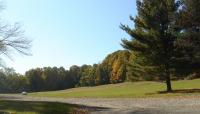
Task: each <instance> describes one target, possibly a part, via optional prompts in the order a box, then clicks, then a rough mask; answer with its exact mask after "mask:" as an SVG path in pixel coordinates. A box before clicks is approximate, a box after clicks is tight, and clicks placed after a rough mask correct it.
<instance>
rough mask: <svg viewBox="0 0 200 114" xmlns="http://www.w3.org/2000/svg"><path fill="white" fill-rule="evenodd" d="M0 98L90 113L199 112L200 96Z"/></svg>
mask: <svg viewBox="0 0 200 114" xmlns="http://www.w3.org/2000/svg"><path fill="white" fill-rule="evenodd" d="M0 99H5V100H20V101H49V102H61V103H69V104H78V105H84V106H88V107H99V108H95V110H94V109H93V110H92V112H91V114H200V97H199V96H190V97H173V98H45V97H30V96H23V95H10V94H3V95H0Z"/></svg>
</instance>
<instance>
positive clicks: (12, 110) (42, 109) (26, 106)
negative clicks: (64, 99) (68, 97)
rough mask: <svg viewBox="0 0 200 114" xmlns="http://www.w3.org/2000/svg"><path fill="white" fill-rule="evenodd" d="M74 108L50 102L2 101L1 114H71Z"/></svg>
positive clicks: (0, 101) (0, 104)
mask: <svg viewBox="0 0 200 114" xmlns="http://www.w3.org/2000/svg"><path fill="white" fill-rule="evenodd" d="M72 111H73V106H71V105H68V104H62V103H50V102H25V101H4V100H0V114H70V113H72Z"/></svg>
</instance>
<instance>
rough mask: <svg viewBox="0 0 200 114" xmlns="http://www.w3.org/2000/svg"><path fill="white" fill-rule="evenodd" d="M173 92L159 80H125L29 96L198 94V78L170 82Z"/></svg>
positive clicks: (161, 95) (159, 95) (199, 81)
mask: <svg viewBox="0 0 200 114" xmlns="http://www.w3.org/2000/svg"><path fill="white" fill-rule="evenodd" d="M172 86H173V89H174V90H175V91H174V92H173V93H170V94H169V93H168V94H165V93H163V92H162V91H165V83H159V82H133V83H130V82H127V83H121V84H110V85H103V86H97V87H82V88H74V89H68V90H62V91H52V92H37V93H31V94H29V95H30V96H37V97H62V98H67V97H102V98H107V97H108V98H111V97H114V98H116V97H164V96H179V95H181V96H182V95H191V94H197V95H198V94H199V95H200V90H198V88H199V89H200V79H196V80H183V81H173V82H172Z"/></svg>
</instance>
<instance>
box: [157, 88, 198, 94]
mask: <svg viewBox="0 0 200 114" xmlns="http://www.w3.org/2000/svg"><path fill="white" fill-rule="evenodd" d="M166 93H200V89H177V90H173V91H171V92H167V91H159V92H158V94H166Z"/></svg>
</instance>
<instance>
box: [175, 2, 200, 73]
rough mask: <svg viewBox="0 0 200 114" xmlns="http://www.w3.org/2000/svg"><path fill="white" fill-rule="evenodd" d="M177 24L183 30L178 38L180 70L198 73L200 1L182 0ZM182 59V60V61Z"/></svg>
mask: <svg viewBox="0 0 200 114" xmlns="http://www.w3.org/2000/svg"><path fill="white" fill-rule="evenodd" d="M182 3H183V7H182V8H181V9H180V12H179V20H178V23H177V25H178V26H179V28H180V29H181V30H182V32H181V34H182V35H181V37H180V38H179V39H178V40H177V42H176V44H177V58H178V59H179V61H178V64H177V65H179V68H180V69H177V70H178V71H179V72H182V73H185V74H191V73H197V72H199V68H200V1H199V0H182ZM180 60H181V61H180Z"/></svg>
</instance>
